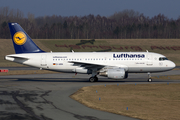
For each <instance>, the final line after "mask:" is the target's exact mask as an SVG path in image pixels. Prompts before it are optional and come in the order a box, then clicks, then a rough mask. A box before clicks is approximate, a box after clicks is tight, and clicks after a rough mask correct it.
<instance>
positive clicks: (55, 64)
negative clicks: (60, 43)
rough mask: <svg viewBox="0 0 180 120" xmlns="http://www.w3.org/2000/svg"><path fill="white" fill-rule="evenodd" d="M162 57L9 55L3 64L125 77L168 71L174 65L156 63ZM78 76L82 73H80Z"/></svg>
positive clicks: (138, 54) (126, 54)
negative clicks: (105, 71) (98, 70)
mask: <svg viewBox="0 0 180 120" xmlns="http://www.w3.org/2000/svg"><path fill="white" fill-rule="evenodd" d="M160 58H165V56H163V55H161V54H158V53H151V52H52V53H27V54H12V55H7V56H6V57H5V59H6V60H9V61H14V62H17V63H21V64H25V65H29V66H34V67H38V68H42V69H48V70H55V71H61V72H78V69H83V67H82V66H80V65H79V64H77V65H75V64H76V62H77V63H83V64H86V66H87V65H88V64H90V65H98V66H104V67H102V68H105V67H107V68H109V67H117V68H124V69H125V70H126V71H127V72H128V73H143V72H162V71H167V70H171V69H173V68H174V67H175V64H174V63H173V62H172V61H170V60H166V59H165V60H160ZM79 73H86V72H83V71H80V72H79Z"/></svg>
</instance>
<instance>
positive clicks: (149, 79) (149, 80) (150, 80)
mask: <svg viewBox="0 0 180 120" xmlns="http://www.w3.org/2000/svg"><path fill="white" fill-rule="evenodd" d="M147 74H148V82H152V78H151V73H150V72H148V73H147Z"/></svg>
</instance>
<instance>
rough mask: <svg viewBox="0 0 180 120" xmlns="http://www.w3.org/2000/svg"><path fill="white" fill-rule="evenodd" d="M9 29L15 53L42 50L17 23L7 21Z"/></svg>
mask: <svg viewBox="0 0 180 120" xmlns="http://www.w3.org/2000/svg"><path fill="white" fill-rule="evenodd" d="M9 29H10V32H11V37H12V41H13V45H14V49H15V52H16V54H20V53H39V52H44V51H42V50H41V49H40V48H39V47H38V46H37V45H36V44H35V43H34V42H33V41H32V39H31V38H30V37H29V36H28V34H27V33H26V32H25V31H24V29H23V28H22V27H21V26H20V25H19V24H18V23H9Z"/></svg>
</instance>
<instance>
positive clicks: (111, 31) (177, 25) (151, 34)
mask: <svg viewBox="0 0 180 120" xmlns="http://www.w3.org/2000/svg"><path fill="white" fill-rule="evenodd" d="M9 22H17V23H19V24H20V25H21V26H22V27H23V28H24V29H25V31H26V32H27V33H28V34H29V36H31V38H33V39H144V38H146V39H148V38H151V39H170V38H173V39H176V38H180V17H179V18H178V19H176V20H174V19H169V18H168V17H166V16H165V15H163V14H158V15H156V16H154V17H151V18H149V17H146V16H144V15H143V14H141V13H139V12H135V11H134V10H124V11H121V12H116V13H114V14H113V15H111V16H108V17H105V16H100V15H97V16H95V15H92V14H90V15H86V16H69V17H64V16H60V15H59V16H57V15H52V16H40V17H34V14H31V13H28V14H27V15H26V17H25V16H24V13H23V12H22V11H20V10H18V9H16V10H15V9H9V8H8V7H2V8H0V38H1V39H9V38H10V32H9V28H8V23H9Z"/></svg>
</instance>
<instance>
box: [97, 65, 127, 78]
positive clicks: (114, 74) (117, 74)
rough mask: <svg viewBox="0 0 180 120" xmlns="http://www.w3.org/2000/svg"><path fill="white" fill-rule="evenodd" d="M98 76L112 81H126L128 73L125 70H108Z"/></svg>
mask: <svg viewBox="0 0 180 120" xmlns="http://www.w3.org/2000/svg"><path fill="white" fill-rule="evenodd" d="M99 75H100V76H106V77H108V78H112V79H126V78H127V77H128V72H126V71H125V69H122V68H121V69H108V70H107V71H106V72H101V73H99Z"/></svg>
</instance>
